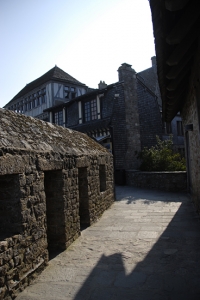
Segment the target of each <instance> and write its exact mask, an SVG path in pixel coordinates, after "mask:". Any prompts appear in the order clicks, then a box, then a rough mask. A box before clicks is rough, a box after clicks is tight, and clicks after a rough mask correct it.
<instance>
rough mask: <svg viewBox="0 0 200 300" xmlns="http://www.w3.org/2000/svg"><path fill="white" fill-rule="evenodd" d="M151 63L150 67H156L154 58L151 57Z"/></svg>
mask: <svg viewBox="0 0 200 300" xmlns="http://www.w3.org/2000/svg"><path fill="white" fill-rule="evenodd" d="M151 63H152V67H153V66H156V65H157V63H156V56H152V57H151Z"/></svg>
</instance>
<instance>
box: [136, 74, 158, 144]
mask: <svg viewBox="0 0 200 300" xmlns="http://www.w3.org/2000/svg"><path fill="white" fill-rule="evenodd" d="M137 94H138V109H139V119H140V134H141V147H142V148H144V147H148V148H150V147H151V146H155V145H156V143H157V141H156V135H157V136H159V137H160V138H162V121H161V114H160V110H159V106H158V102H157V97H156V96H155V95H154V94H153V93H152V92H151V91H150V90H149V89H148V88H146V86H145V85H143V84H142V83H141V82H140V80H138V81H137Z"/></svg>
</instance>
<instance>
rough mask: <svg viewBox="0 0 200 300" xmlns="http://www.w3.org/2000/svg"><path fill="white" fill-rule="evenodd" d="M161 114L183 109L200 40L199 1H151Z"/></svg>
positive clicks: (166, 117) (171, 114) (170, 116)
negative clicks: (161, 103)
mask: <svg viewBox="0 0 200 300" xmlns="http://www.w3.org/2000/svg"><path fill="white" fill-rule="evenodd" d="M150 7H151V12H152V22H153V30H154V36H155V48H156V58H157V70H158V80H159V85H160V91H161V96H162V102H163V115H164V117H165V120H166V121H167V122H170V121H171V120H172V119H173V117H174V116H175V115H176V114H177V112H178V111H180V110H181V108H182V107H183V105H184V103H185V101H186V97H187V95H188V92H189V83H190V80H191V70H192V67H193V64H194V60H195V55H196V54H197V51H198V47H197V45H198V40H199V37H200V31H199V28H200V10H199V0H165V1H164V0H159V1H158V0H150Z"/></svg>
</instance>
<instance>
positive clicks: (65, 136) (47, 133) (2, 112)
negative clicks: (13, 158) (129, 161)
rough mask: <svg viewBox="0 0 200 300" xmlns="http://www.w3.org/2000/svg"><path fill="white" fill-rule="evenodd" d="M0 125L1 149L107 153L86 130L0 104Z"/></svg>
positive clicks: (90, 153)
mask: <svg viewBox="0 0 200 300" xmlns="http://www.w3.org/2000/svg"><path fill="white" fill-rule="evenodd" d="M0 128H1V131H0V149H3V151H8V152H9V151H12V153H14V152H15V151H17V152H20V151H23V152H20V153H25V152H29V151H31V152H33V151H36V152H37V153H41V152H51V151H53V152H57V153H61V154H68V155H98V154H106V153H107V154H109V152H108V151H107V150H106V149H105V148H104V147H102V146H100V145H99V144H98V143H97V142H95V141H94V140H93V139H91V138H89V137H88V136H87V135H86V134H83V133H81V132H78V131H73V130H71V129H68V128H64V127H61V126H58V125H55V124H51V123H48V122H44V121H41V120H38V119H34V118H32V117H27V116H25V115H23V114H19V113H15V112H13V111H10V110H6V109H1V108H0ZM9 149H10V150H9ZM24 151H25V152H24ZM15 153H16V152H15ZM109 155H110V154H109ZM2 159H4V157H3V158H2ZM2 168H4V165H3V164H2V167H1V164H0V173H1V171H2Z"/></svg>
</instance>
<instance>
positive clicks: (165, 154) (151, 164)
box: [139, 136, 186, 171]
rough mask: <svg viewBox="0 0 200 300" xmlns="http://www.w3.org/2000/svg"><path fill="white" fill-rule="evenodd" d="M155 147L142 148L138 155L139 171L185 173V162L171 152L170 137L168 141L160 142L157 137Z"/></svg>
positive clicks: (178, 154)
mask: <svg viewBox="0 0 200 300" xmlns="http://www.w3.org/2000/svg"><path fill="white" fill-rule="evenodd" d="M156 139H157V145H156V146H155V147H151V148H149V149H148V148H144V149H143V150H142V151H141V152H140V154H139V158H140V159H141V166H140V170H142V171H185V170H186V161H185V158H183V157H181V155H180V153H174V152H173V148H172V146H173V141H172V136H170V138H169V139H168V140H164V141H161V140H160V138H159V137H158V136H157V137H156Z"/></svg>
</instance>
